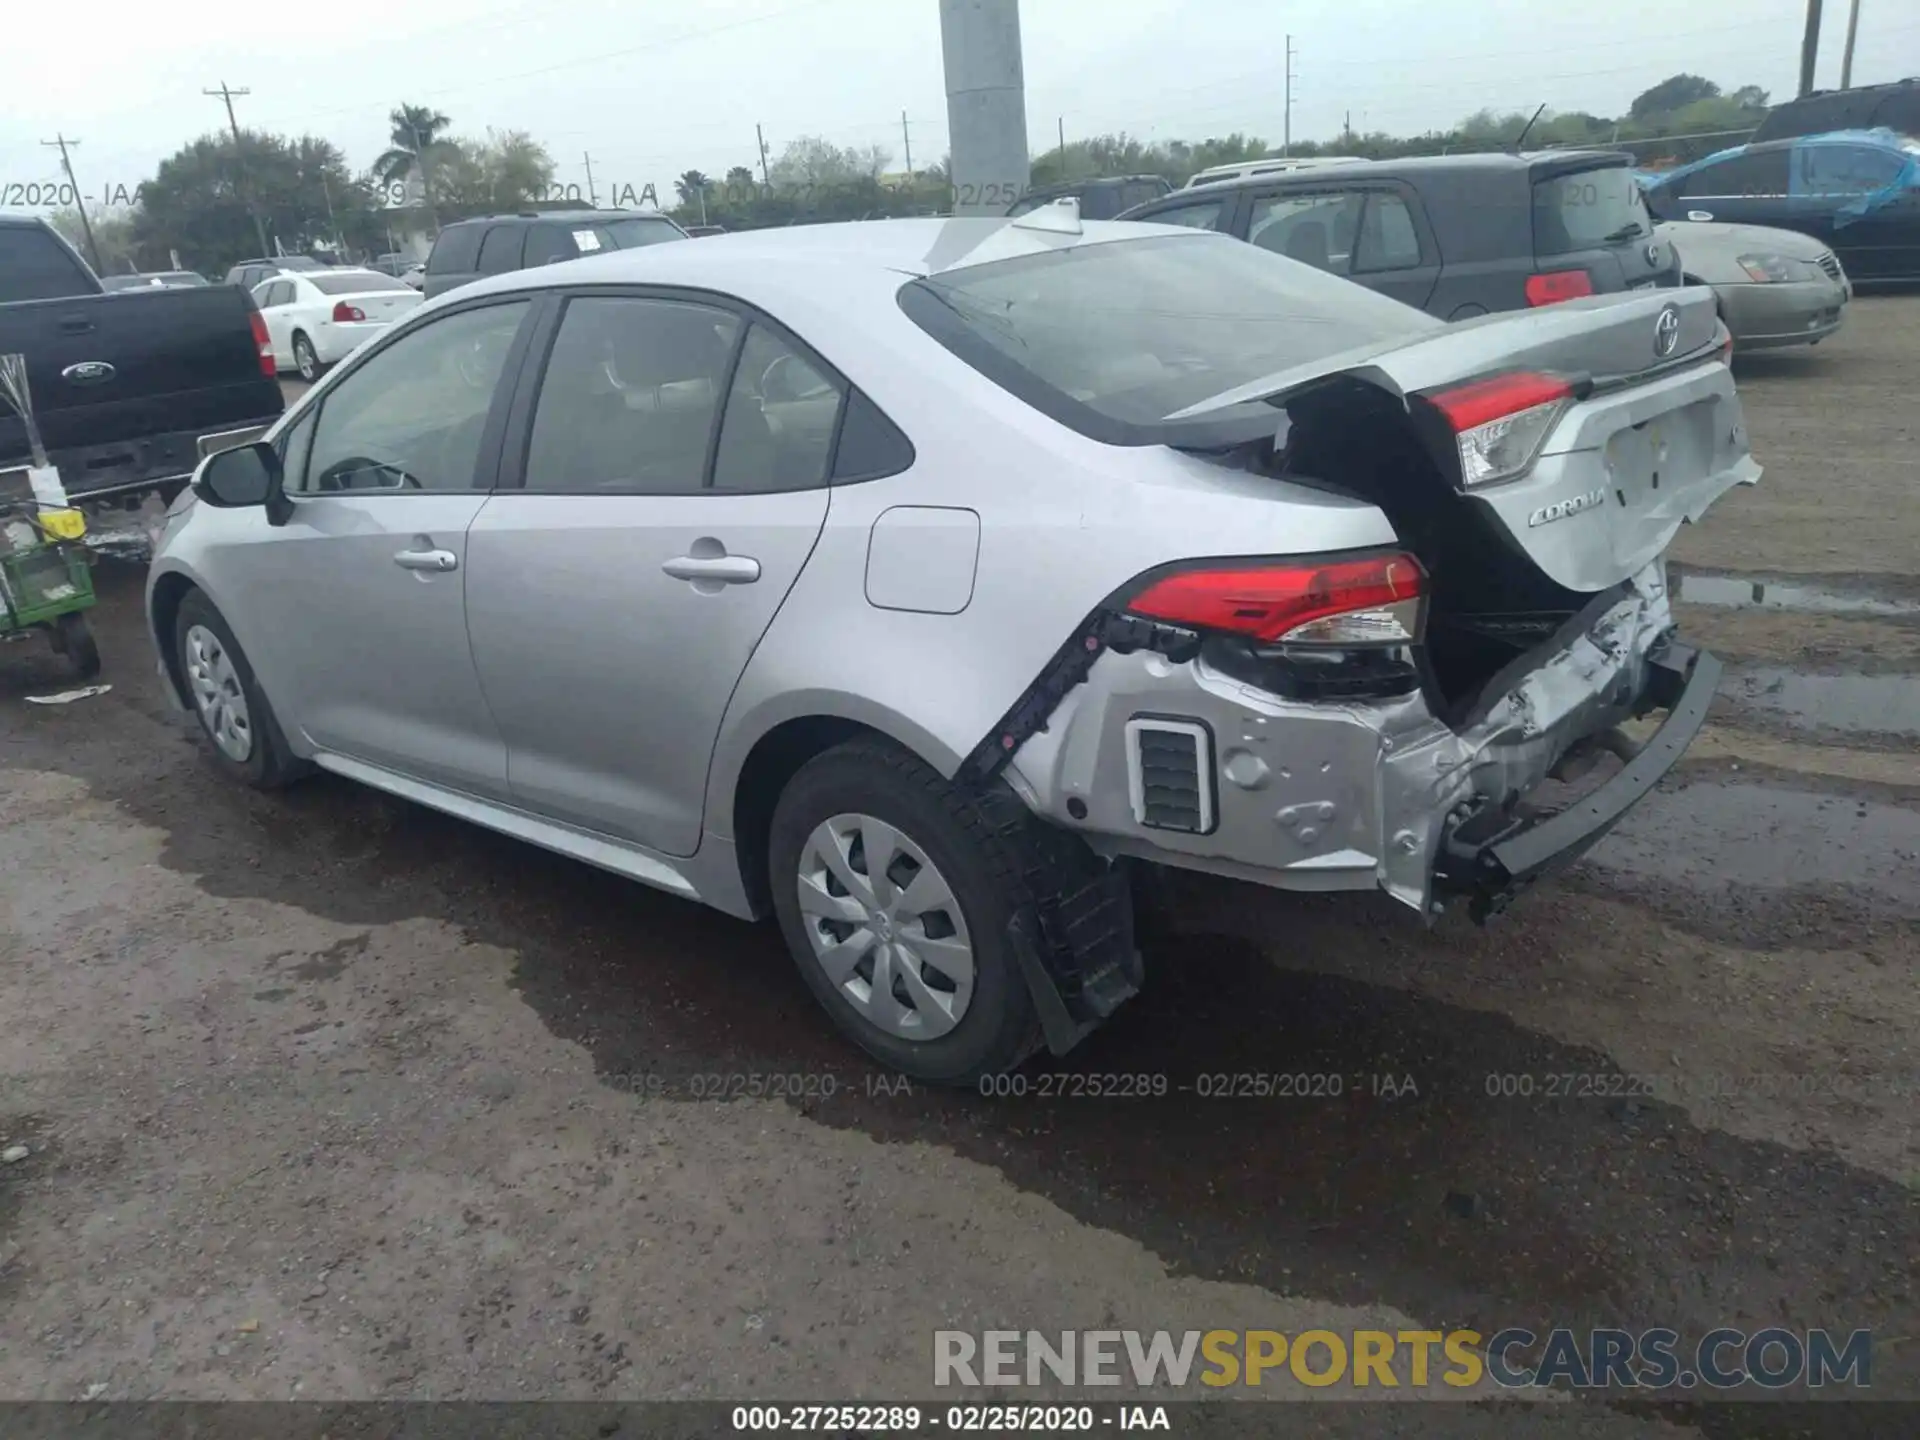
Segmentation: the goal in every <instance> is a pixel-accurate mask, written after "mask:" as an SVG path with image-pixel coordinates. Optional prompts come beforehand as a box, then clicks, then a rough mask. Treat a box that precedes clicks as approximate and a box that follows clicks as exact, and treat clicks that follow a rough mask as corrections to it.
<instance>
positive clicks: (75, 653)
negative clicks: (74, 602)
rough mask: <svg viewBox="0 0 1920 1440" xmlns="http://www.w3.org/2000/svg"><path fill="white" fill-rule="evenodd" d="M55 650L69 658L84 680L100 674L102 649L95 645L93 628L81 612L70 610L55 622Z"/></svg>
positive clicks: (74, 669)
mask: <svg viewBox="0 0 1920 1440" xmlns="http://www.w3.org/2000/svg"><path fill="white" fill-rule="evenodd" d="M53 648H54V650H55V651H57V652H58V653H59V654H62V655H64V656H66V657H67V663H68V664H69V665H71V666H73V673H74V674H76V675H78V676H79V677H80V678H81V679H82V680H91V679H93V677H94V676H96V675H98V674H99V673H100V647H99V646H98V645H96V644H95V643H94V639H93V627H92V626H90V625H88V624H87V617H86V616H84V615H82V614H81V613H80V612H79V611H77V610H70V611H68V612H67V613H66V614H65V615H62V616H61V617H60V618H59V619H57V620H55V621H54V622H53Z"/></svg>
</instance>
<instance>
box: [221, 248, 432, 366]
mask: <svg viewBox="0 0 1920 1440" xmlns="http://www.w3.org/2000/svg"><path fill="white" fill-rule="evenodd" d="M424 298H425V297H424V296H422V295H421V294H420V293H419V292H418V291H416V290H414V289H413V288H412V287H411V286H408V285H405V284H402V283H401V282H400V281H398V280H396V279H394V278H393V276H391V275H382V274H381V273H380V272H379V271H377V270H308V271H300V272H298V273H293V272H289V273H287V274H283V275H278V276H275V277H274V278H273V279H271V280H267V281H263V282H262V283H261V284H259V285H256V286H255V287H254V290H253V303H254V304H256V305H258V306H259V307H260V318H261V319H263V320H265V321H266V322H267V338H268V340H269V341H271V342H272V345H273V360H274V364H275V365H276V366H278V367H279V368H280V369H282V370H297V371H298V372H299V373H300V378H301V379H302V380H318V379H319V378H320V377H321V375H322V374H324V373H325V372H326V369H327V367H328V366H329V365H333V364H336V363H338V362H339V361H341V360H344V359H346V358H347V356H349V355H351V354H352V353H353V352H354V351H355V350H358V349H359V348H360V347H361V346H362V345H364V344H366V343H367V342H368V341H369V340H373V339H376V338H377V337H379V336H381V335H384V334H385V333H386V330H387V327H388V326H389V325H392V324H394V323H395V322H396V321H398V320H401V319H404V318H405V317H406V315H407V313H408V312H409V311H410V310H412V309H414V307H416V306H417V305H419V304H420V303H421V301H422V300H423V299H424Z"/></svg>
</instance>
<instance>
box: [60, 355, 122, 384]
mask: <svg viewBox="0 0 1920 1440" xmlns="http://www.w3.org/2000/svg"><path fill="white" fill-rule="evenodd" d="M60 378H61V379H62V380H71V381H72V382H73V383H74V384H75V385H102V384H105V383H106V382H107V381H109V380H111V379H112V378H113V366H111V365H109V364H108V363H107V362H106V361H104V360H82V361H81V362H80V363H79V364H77V365H69V366H67V368H66V369H64V370H62V371H61V372H60Z"/></svg>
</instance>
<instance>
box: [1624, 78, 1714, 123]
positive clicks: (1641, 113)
mask: <svg viewBox="0 0 1920 1440" xmlns="http://www.w3.org/2000/svg"><path fill="white" fill-rule="evenodd" d="M1719 93H1720V87H1719V86H1718V85H1716V84H1714V83H1713V81H1711V80H1707V79H1704V78H1702V77H1701V76H1699V75H1687V74H1680V75H1669V76H1668V77H1667V78H1666V79H1664V80H1662V81H1661V82H1660V83H1659V84H1658V85H1653V86H1650V87H1648V88H1647V89H1645V90H1642V91H1641V92H1640V93H1639V94H1638V95H1636V96H1634V97H1633V103H1632V104H1631V105H1629V106H1628V107H1627V114H1628V116H1630V117H1631V118H1632V119H1635V120H1647V119H1651V118H1652V117H1653V116H1655V115H1669V114H1671V113H1672V112H1674V111H1675V110H1683V109H1685V108H1686V107H1687V106H1689V105H1691V104H1693V103H1694V102H1695V101H1696V100H1711V99H1713V98H1714V97H1715V96H1717V95H1718V94H1719Z"/></svg>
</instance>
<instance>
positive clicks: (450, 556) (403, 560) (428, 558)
mask: <svg viewBox="0 0 1920 1440" xmlns="http://www.w3.org/2000/svg"><path fill="white" fill-rule="evenodd" d="M393 563H394V564H396V565H398V566H399V567H400V568H401V569H402V570H432V571H436V572H442V571H447V570H458V569H459V568H460V557H459V556H458V555H456V554H454V553H453V552H452V551H451V550H402V551H401V552H400V553H399V554H398V555H396V556H394V557H393Z"/></svg>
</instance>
